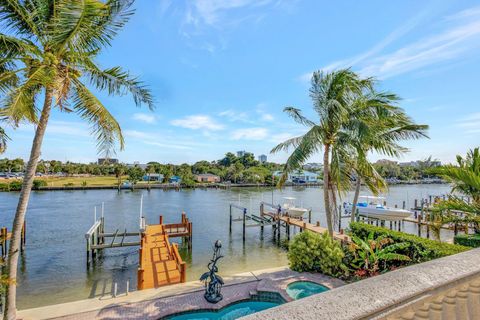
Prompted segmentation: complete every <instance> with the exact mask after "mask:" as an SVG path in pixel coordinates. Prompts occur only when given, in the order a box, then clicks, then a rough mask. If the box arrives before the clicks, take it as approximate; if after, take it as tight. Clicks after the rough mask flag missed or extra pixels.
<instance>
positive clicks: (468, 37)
mask: <svg viewBox="0 0 480 320" xmlns="http://www.w3.org/2000/svg"><path fill="white" fill-rule="evenodd" d="M430 9H431V8H430ZM427 15H429V13H428V11H422V12H420V13H419V14H418V15H416V16H415V17H413V18H412V19H411V20H409V21H408V22H407V23H406V24H404V25H402V26H400V27H399V28H397V29H396V30H394V31H393V32H392V33H390V34H389V35H388V36H387V37H386V38H384V39H383V40H382V41H380V42H379V43H378V44H377V45H375V46H374V47H372V48H371V49H369V50H367V51H366V52H364V53H362V54H359V55H357V56H354V57H352V58H348V59H343V60H339V61H335V62H333V63H330V64H329V65H327V66H324V67H323V68H322V70H325V71H332V70H334V69H338V68H346V67H356V68H357V69H358V70H359V72H360V73H361V74H362V75H364V76H375V77H379V78H383V79H385V78H388V77H393V76H396V75H399V74H403V73H407V72H411V71H415V70H418V69H422V68H425V67H428V66H432V65H435V64H439V63H441V62H444V61H450V60H453V59H457V58H460V57H462V56H464V55H466V54H467V53H468V52H473V51H474V49H477V48H478V47H480V41H479V39H480V21H479V19H478V17H479V16H480V7H474V8H470V9H467V10H464V11H461V12H459V13H457V14H455V15H452V16H450V17H447V18H445V19H444V20H443V21H442V23H441V24H440V25H441V27H442V28H441V29H440V30H439V31H437V32H435V33H431V34H430V35H428V36H426V37H424V38H422V39H420V40H418V41H414V42H411V43H410V44H407V45H405V46H404V47H402V48H400V49H397V50H394V51H391V52H389V53H383V54H381V52H382V51H384V50H385V49H386V48H387V47H388V46H389V45H391V44H393V43H394V42H395V41H396V40H397V39H399V38H401V37H402V36H403V35H405V34H407V33H408V32H410V31H411V30H413V29H414V28H415V27H416V26H418V25H419V24H420V22H422V21H423V20H425V17H426V16H427ZM472 18H475V19H472ZM311 74H312V73H311V72H309V73H305V74H303V75H300V76H299V77H298V80H300V81H304V82H306V81H309V80H310V78H311Z"/></svg>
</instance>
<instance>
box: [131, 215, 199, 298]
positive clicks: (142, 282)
mask: <svg viewBox="0 0 480 320" xmlns="http://www.w3.org/2000/svg"><path fill="white" fill-rule="evenodd" d="M170 237H182V238H184V239H186V241H187V243H188V246H189V248H190V249H191V243H192V223H191V222H190V221H189V220H188V218H187V217H186V215H185V213H182V222H181V223H177V224H163V217H162V216H160V223H159V224H156V225H147V226H145V229H144V232H142V236H141V241H140V250H139V267H138V276H137V280H138V284H137V288H138V290H143V289H150V288H158V287H161V286H165V285H169V284H175V283H181V282H185V281H186V264H185V262H184V261H183V260H182V257H181V256H180V254H179V252H178V246H177V244H176V243H173V244H171V243H170V239H169V238H170Z"/></svg>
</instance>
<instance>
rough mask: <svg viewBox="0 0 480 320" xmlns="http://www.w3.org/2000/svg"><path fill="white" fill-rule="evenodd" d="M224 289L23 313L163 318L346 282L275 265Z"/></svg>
mask: <svg viewBox="0 0 480 320" xmlns="http://www.w3.org/2000/svg"><path fill="white" fill-rule="evenodd" d="M224 280H225V284H226V285H225V286H224V287H223V289H222V293H223V296H224V299H223V300H222V301H221V302H219V303H218V304H210V303H208V302H206V301H205V299H204V298H203V286H202V284H201V283H200V282H199V281H195V282H188V283H184V284H178V285H173V286H168V287H163V288H159V289H151V290H143V291H136V292H132V293H130V295H128V296H124V297H119V298H116V299H113V298H112V299H110V300H107V301H105V300H99V299H89V300H82V301H77V302H72V303H65V304H60V305H54V306H48V307H42V308H35V309H28V310H23V311H20V312H19V316H20V317H21V319H24V320H33V319H62V320H79V319H85V320H86V319H88V320H91V319H103V320H107V319H108V320H113V319H128V320H136V319H161V318H162V317H164V316H167V315H169V314H173V313H178V312H183V311H190V310H196V309H220V308H222V307H224V306H226V305H228V304H230V303H233V302H236V301H240V300H245V299H248V298H250V296H251V294H255V293H257V292H263V291H267V292H278V293H280V295H281V296H282V297H283V299H284V300H286V301H290V300H291V298H290V297H289V296H288V295H287V294H286V292H285V289H286V288H287V285H288V284H289V283H291V282H294V281H299V280H307V281H313V282H317V283H321V284H323V285H324V286H326V287H328V288H336V287H339V286H342V285H343V282H342V281H341V280H338V279H333V278H330V277H327V276H323V275H320V274H312V273H298V272H294V271H291V270H290V269H288V268H275V269H268V270H260V271H253V272H247V273H243V274H239V275H236V276H233V277H228V278H225V279H224Z"/></svg>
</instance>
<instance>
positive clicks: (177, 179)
mask: <svg viewBox="0 0 480 320" xmlns="http://www.w3.org/2000/svg"><path fill="white" fill-rule="evenodd" d="M168 182H169V183H181V182H182V178H180V177H179V176H171V177H170V179H168Z"/></svg>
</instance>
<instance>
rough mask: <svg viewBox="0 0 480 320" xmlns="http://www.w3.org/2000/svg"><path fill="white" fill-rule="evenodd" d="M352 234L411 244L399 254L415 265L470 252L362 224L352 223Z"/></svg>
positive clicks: (364, 237) (451, 245)
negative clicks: (382, 237)
mask: <svg viewBox="0 0 480 320" xmlns="http://www.w3.org/2000/svg"><path fill="white" fill-rule="evenodd" d="M350 232H351V234H352V235H354V236H357V237H359V238H363V239H366V238H367V237H368V235H369V234H370V233H371V232H373V234H374V237H378V236H385V237H388V238H390V239H392V240H393V241H394V242H395V243H399V242H406V243H409V244H410V246H409V247H407V248H405V249H403V250H401V251H399V252H397V253H399V254H404V255H406V256H408V257H410V259H411V260H412V262H413V263H418V262H424V261H428V260H432V259H436V258H441V257H445V256H449V255H452V254H456V253H460V252H463V251H466V250H469V248H467V247H464V246H460V245H455V244H450V243H445V242H439V241H435V240H430V239H425V238H421V237H418V236H415V235H413V234H408V233H404V232H399V231H393V230H389V229H386V228H381V227H375V226H372V225H369V224H366V223H361V222H354V223H351V224H350Z"/></svg>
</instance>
